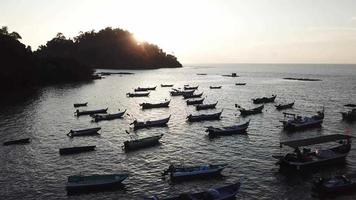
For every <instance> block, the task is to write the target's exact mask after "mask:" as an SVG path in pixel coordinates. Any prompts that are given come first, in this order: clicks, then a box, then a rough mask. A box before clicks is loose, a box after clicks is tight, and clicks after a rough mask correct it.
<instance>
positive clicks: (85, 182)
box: [66, 173, 129, 193]
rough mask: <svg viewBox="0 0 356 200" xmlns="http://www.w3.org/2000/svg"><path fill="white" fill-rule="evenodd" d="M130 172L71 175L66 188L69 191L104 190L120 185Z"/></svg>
mask: <svg viewBox="0 0 356 200" xmlns="http://www.w3.org/2000/svg"><path fill="white" fill-rule="evenodd" d="M128 176H129V175H128V174H126V173H125V174H105V175H98V174H95V175H89V176H81V175H77V176H69V177H68V182H67V184H66V190H67V192H69V193H72V192H73V193H75V192H81V191H92V190H103V189H108V188H112V187H115V186H118V185H120V184H121V183H122V181H124V180H125V179H126V178H127V177H128Z"/></svg>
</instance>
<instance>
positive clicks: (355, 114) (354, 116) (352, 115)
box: [341, 109, 356, 121]
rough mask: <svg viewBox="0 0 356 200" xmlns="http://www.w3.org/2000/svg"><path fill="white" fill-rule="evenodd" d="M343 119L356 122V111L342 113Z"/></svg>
mask: <svg viewBox="0 0 356 200" xmlns="http://www.w3.org/2000/svg"><path fill="white" fill-rule="evenodd" d="M341 114H342V119H343V120H347V121H355V120H356V109H352V110H351V111H348V112H341Z"/></svg>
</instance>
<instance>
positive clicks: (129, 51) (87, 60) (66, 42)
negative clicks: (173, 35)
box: [35, 28, 182, 69]
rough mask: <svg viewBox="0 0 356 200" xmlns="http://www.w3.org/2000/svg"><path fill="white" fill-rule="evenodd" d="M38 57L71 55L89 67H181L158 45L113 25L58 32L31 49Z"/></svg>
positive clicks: (173, 57) (175, 59)
mask: <svg viewBox="0 0 356 200" xmlns="http://www.w3.org/2000/svg"><path fill="white" fill-rule="evenodd" d="M35 54H36V55H38V56H39V57H65V58H67V57H72V58H74V59H76V60H77V61H78V62H80V63H83V64H85V65H89V66H91V67H93V68H110V69H155V68H176V67H182V65H181V63H179V61H178V60H177V58H176V57H175V56H173V55H171V54H167V53H165V52H164V51H163V50H162V49H160V48H159V47H158V46H156V45H153V44H149V43H146V42H143V43H138V42H137V41H136V40H135V38H134V36H133V34H132V33H130V32H128V31H125V30H122V29H119V28H116V29H112V28H106V29H103V30H100V31H98V32H95V31H90V32H84V33H80V34H79V35H78V36H77V37H74V38H73V39H70V38H66V37H65V36H64V35H63V34H61V33H59V34H57V36H56V37H55V38H53V39H52V40H50V41H48V42H47V44H46V45H43V46H40V47H39V49H38V50H37V51H36V52H35Z"/></svg>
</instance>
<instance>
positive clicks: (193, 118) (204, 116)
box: [187, 110, 223, 122]
mask: <svg viewBox="0 0 356 200" xmlns="http://www.w3.org/2000/svg"><path fill="white" fill-rule="evenodd" d="M222 112H223V111H222V110H221V111H220V112H218V113H212V114H200V115H192V114H190V115H188V116H187V119H188V121H189V122H200V121H206V120H220V117H221V113H222Z"/></svg>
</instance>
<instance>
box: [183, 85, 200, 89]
mask: <svg viewBox="0 0 356 200" xmlns="http://www.w3.org/2000/svg"><path fill="white" fill-rule="evenodd" d="M198 88H199V85H197V86H189V85H185V86H184V90H196V89H198Z"/></svg>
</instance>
